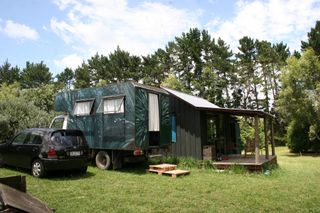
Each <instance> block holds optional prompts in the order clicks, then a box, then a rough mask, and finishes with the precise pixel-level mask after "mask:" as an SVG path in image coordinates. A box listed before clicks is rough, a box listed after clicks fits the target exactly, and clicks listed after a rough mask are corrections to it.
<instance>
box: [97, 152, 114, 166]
mask: <svg viewBox="0 0 320 213" xmlns="http://www.w3.org/2000/svg"><path fill="white" fill-rule="evenodd" d="M96 165H97V167H98V168H99V169H110V168H111V158H110V155H109V154H108V153H107V152H105V151H99V152H98V154H97V155H96Z"/></svg>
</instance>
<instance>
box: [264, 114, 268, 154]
mask: <svg viewBox="0 0 320 213" xmlns="http://www.w3.org/2000/svg"><path fill="white" fill-rule="evenodd" d="M263 122H264V146H265V149H266V159H269V144H268V139H269V137H268V119H267V118H266V117H264V118H263Z"/></svg>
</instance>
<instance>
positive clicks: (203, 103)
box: [161, 87, 220, 109]
mask: <svg viewBox="0 0 320 213" xmlns="http://www.w3.org/2000/svg"><path fill="white" fill-rule="evenodd" d="M161 88H162V89H164V90H166V91H167V92H169V93H170V94H172V95H174V96H176V97H177V98H180V99H181V100H183V101H185V102H187V103H189V104H191V105H192V106H194V107H196V108H206V109H218V108H220V107H218V106H217V105H215V104H213V103H211V102H209V101H207V100H205V99H203V98H200V97H197V96H193V95H188V94H186V93H183V92H178V91H176V90H173V89H168V88H165V87H161Z"/></svg>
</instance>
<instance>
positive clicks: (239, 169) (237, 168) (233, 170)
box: [227, 164, 249, 174]
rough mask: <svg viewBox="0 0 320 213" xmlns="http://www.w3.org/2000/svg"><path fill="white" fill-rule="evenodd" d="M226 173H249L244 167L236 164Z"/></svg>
mask: <svg viewBox="0 0 320 213" xmlns="http://www.w3.org/2000/svg"><path fill="white" fill-rule="evenodd" d="M227 171H228V172H229V173H233V174H246V173H248V172H249V171H248V170H247V168H246V167H245V166H243V165H237V164H235V165H232V166H230V167H229V168H228V169H227Z"/></svg>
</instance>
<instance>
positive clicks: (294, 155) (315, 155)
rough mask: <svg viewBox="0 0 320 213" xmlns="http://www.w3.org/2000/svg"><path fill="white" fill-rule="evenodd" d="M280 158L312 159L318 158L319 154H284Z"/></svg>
mask: <svg viewBox="0 0 320 213" xmlns="http://www.w3.org/2000/svg"><path fill="white" fill-rule="evenodd" d="M282 156H285V157H294V158H296V157H313V158H318V157H320V154H318V153H288V154H284V155H282Z"/></svg>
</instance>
